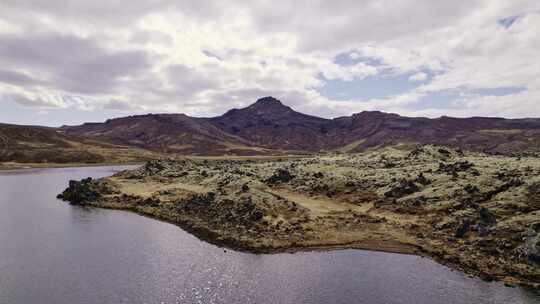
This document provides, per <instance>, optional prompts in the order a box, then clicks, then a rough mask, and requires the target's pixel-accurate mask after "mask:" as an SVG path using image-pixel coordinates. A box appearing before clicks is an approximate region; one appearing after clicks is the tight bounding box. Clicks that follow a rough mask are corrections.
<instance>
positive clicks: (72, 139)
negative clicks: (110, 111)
mask: <svg viewBox="0 0 540 304" xmlns="http://www.w3.org/2000/svg"><path fill="white" fill-rule="evenodd" d="M155 156H156V154H155V153H152V152H150V151H146V150H141V149H134V148H132V147H127V146H118V145H112V144H110V143H106V142H98V141H95V140H93V139H89V138H84V137H79V136H71V135H66V134H64V132H63V131H62V130H59V129H56V128H48V127H40V126H19V125H10V124H0V162H19V163H105V162H131V161H141V160H146V159H150V158H153V157H155Z"/></svg>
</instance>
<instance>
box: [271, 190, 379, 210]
mask: <svg viewBox="0 0 540 304" xmlns="http://www.w3.org/2000/svg"><path fill="white" fill-rule="evenodd" d="M267 192H269V193H272V194H275V195H279V196H281V197H284V198H286V199H288V200H289V201H292V202H295V203H297V204H298V205H300V206H303V207H305V208H307V209H309V210H310V211H311V213H312V214H313V215H318V216H324V215H327V214H329V213H332V212H344V211H348V210H352V211H356V212H361V213H366V212H367V211H368V210H369V209H370V208H371V207H373V204H365V205H362V206H358V205H353V204H350V203H345V202H339V201H335V200H330V199H325V198H314V197H309V196H306V195H302V194H298V193H294V192H291V191H288V190H285V189H272V190H268V191H267Z"/></svg>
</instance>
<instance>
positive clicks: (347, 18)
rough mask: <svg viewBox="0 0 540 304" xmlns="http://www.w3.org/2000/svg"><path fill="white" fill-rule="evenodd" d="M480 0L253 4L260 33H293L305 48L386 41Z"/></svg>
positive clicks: (453, 17) (454, 16)
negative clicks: (458, 0)
mask: <svg viewBox="0 0 540 304" xmlns="http://www.w3.org/2000/svg"><path fill="white" fill-rule="evenodd" d="M481 3H482V2H481V1H478V0H475V1H467V2H456V1H429V0H423V1H412V0H407V1H391V2H380V1H376V0H369V1H356V0H336V1H325V0H309V1H308V0H304V1H290V2H287V3H286V4H284V5H275V4H274V3H272V2H266V3H263V4H259V5H257V6H253V10H252V12H253V20H254V22H255V23H256V24H257V26H258V28H259V30H260V31H262V32H293V33H295V34H296V35H297V37H298V38H299V39H300V40H299V43H300V44H299V46H300V48H301V49H302V50H304V51H313V50H327V49H332V50H334V49H339V48H343V47H348V46H351V45H359V44H366V43H373V42H386V41H388V40H392V39H397V38H402V37H404V36H408V35H419V34H420V33H422V32H425V31H428V30H432V29H434V28H440V27H444V26H448V25H450V24H451V23H455V22H456V21H457V20H458V19H459V18H463V17H465V16H467V15H469V14H471V13H473V12H474V11H475V8H478V7H479V4H481Z"/></svg>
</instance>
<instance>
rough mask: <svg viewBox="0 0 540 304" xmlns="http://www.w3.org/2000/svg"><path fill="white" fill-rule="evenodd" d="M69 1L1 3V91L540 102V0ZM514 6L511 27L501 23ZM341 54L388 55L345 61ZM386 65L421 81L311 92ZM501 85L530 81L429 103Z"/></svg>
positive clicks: (78, 96)
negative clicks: (396, 91) (397, 90)
mask: <svg viewBox="0 0 540 304" xmlns="http://www.w3.org/2000/svg"><path fill="white" fill-rule="evenodd" d="M69 2H70V4H69V5H66V4H60V3H57V2H54V1H46V2H44V1H39V0H17V1H14V0H7V1H5V3H3V4H2V6H3V8H2V10H1V11H0V35H1V37H0V40H1V41H2V43H1V44H0V66H2V69H1V70H0V94H2V96H3V97H2V99H3V100H11V101H15V102H18V103H19V104H23V105H25V106H37V107H40V108H47V107H76V108H81V109H85V110H88V111H98V110H99V109H103V108H118V109H120V108H121V110H122V111H126V112H129V111H149V112H160V111H166V112H186V113H188V114H194V115H202V116H207V115H215V114H220V113H221V112H223V111H225V110H226V109H227V108H229V107H233V106H241V105H247V104H249V103H251V102H253V101H254V100H255V99H256V98H257V97H260V96H262V95H274V96H276V97H280V98H282V99H283V101H284V102H285V103H289V104H291V105H293V106H294V107H295V108H297V109H299V110H302V111H306V112H308V113H311V114H316V115H321V116H326V117H332V116H338V115H349V114H351V113H352V112H358V111H361V110H374V109H378V110H384V111H394V112H399V113H401V114H411V115H420V114H421V115H429V116H436V115H442V114H444V115H458V116H467V115H496V116H512V117H520V116H539V115H540V106H539V105H538V103H540V55H539V53H538V50H539V49H540V13H539V12H540V3H539V2H538V1H534V0H518V1H511V2H510V1H503V0H496V1H492V0H474V1H445V2H441V1H428V0H423V1H412V0H401V1H397V2H392V3H385V2H380V1H375V0H368V1H361V2H359V1H353V0H338V1H332V2H328V1H323V0H312V1H307V0H303V1H283V2H280V3H279V4H276V3H275V2H268V1H253V2H245V1H227V2H222V3H218V2H215V1H204V0H199V1H181V2H178V1H172V0H155V1H142V0H134V1H130V3H129V4H125V2H122V1H105V0H96V1H91V2H79V1H69ZM516 15H520V16H521V17H520V18H518V19H517V20H516V21H515V22H514V23H513V24H512V25H511V26H510V27H508V28H507V27H505V26H502V25H501V24H500V23H499V21H500V20H501V19H503V18H507V17H509V16H516ZM339 54H349V55H348V56H349V58H350V59H351V60H352V61H357V60H360V59H364V58H371V59H373V60H376V61H377V62H380V64H376V65H372V64H370V63H368V62H357V63H356V64H352V65H340V64H337V63H336V62H334V58H335V57H336V56H337V55H339ZM383 70H384V71H385V72H388V71H390V72H391V73H393V74H399V75H401V74H406V75H409V74H410V75H412V76H410V77H409V81H411V82H415V83H417V84H421V85H420V86H419V87H418V88H415V89H412V90H410V91H408V92H405V93H403V94H401V95H398V96H388V97H385V98H380V99H373V100H368V101H361V98H358V99H354V98H353V99H351V100H348V101H336V100H331V99H329V98H327V97H324V96H321V94H320V93H318V91H317V89H318V88H321V87H322V86H324V84H325V79H327V80H337V81H349V82H350V81H361V79H364V78H366V77H369V76H373V77H376V76H377V75H379V74H380V73H381V72H382V71H383ZM425 71H431V72H430V73H429V74H430V76H429V77H428V75H427V74H426V72H425ZM431 73H433V75H432V74H431ZM405 81H406V80H405ZM497 87H520V88H524V90H523V91H521V92H519V93H514V94H510V95H507V96H490V97H486V96H484V97H482V96H468V97H463V98H462V99H463V100H460V107H457V106H455V105H453V104H448V105H445V106H436V105H434V104H426V105H425V106H422V102H424V101H425V100H426V99H427V100H429V98H430V96H432V95H433V94H437V93H438V92H441V91H447V90H457V91H464V92H467V91H468V90H475V89H482V88H497ZM0 107H1V105H0Z"/></svg>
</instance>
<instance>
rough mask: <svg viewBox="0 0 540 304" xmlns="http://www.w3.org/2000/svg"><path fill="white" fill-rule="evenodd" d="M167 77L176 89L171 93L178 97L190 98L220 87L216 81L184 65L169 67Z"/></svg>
mask: <svg viewBox="0 0 540 304" xmlns="http://www.w3.org/2000/svg"><path fill="white" fill-rule="evenodd" d="M167 76H168V79H169V82H170V84H172V85H173V87H174V89H173V91H172V92H169V93H173V94H174V95H175V96H176V97H190V96H192V95H193V94H196V93H199V92H202V91H205V90H209V89H218V87H219V83H218V82H217V81H216V80H215V79H213V78H211V77H209V76H208V75H205V74H203V73H202V72H201V71H199V70H196V69H193V68H190V67H187V66H184V65H172V66H169V67H168V68H167Z"/></svg>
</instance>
